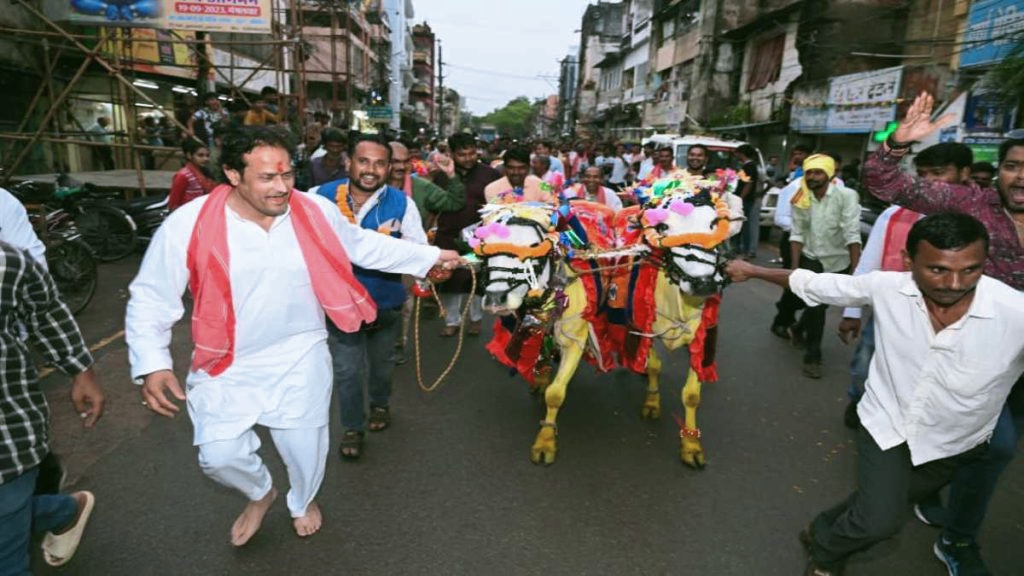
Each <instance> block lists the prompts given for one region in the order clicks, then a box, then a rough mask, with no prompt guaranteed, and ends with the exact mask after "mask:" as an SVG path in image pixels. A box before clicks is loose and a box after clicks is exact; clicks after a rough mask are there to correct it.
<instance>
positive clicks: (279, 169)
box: [277, 162, 287, 174]
mask: <svg viewBox="0 0 1024 576" xmlns="http://www.w3.org/2000/svg"><path fill="white" fill-rule="evenodd" d="M286 171H287V170H285V165H284V162H278V163H277V173H278V174H284V173H285V172H286Z"/></svg>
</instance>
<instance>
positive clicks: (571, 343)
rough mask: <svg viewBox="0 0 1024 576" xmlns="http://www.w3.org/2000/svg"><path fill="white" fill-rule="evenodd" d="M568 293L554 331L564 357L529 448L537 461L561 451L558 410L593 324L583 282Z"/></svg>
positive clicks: (551, 459) (552, 458)
mask: <svg viewBox="0 0 1024 576" xmlns="http://www.w3.org/2000/svg"><path fill="white" fill-rule="evenodd" d="M565 295H566V297H567V300H568V304H567V305H566V307H565V310H563V311H562V319H561V320H559V321H558V322H557V323H556V324H555V327H554V333H553V334H552V335H553V336H554V339H555V344H557V345H558V348H559V350H560V352H561V360H560V361H559V363H558V372H557V373H556V374H555V378H554V380H553V381H552V382H551V384H550V385H548V387H547V390H545V391H544V403H545V404H546V405H547V413H546V414H545V416H544V420H542V421H541V423H540V431H539V432H537V438H536V439H535V440H534V441H533V447H532V448H531V449H530V460H532V461H533V463H534V464H551V463H553V462H554V461H555V453H556V452H557V451H558V441H557V436H558V423H557V418H558V409H559V408H561V407H562V402H564V401H565V392H566V388H568V386H569V381H570V380H572V377H573V375H574V374H575V373H576V368H577V367H578V366H579V364H580V359H582V358H583V350H584V347H585V346H586V345H587V338H588V337H589V333H590V324H589V323H588V322H587V321H586V320H584V319H583V311H584V310H585V309H586V306H587V297H586V296H587V295H586V293H585V292H584V287H583V283H582V282H580V281H578V280H577V281H574V282H570V283H569V285H568V286H566V287H565Z"/></svg>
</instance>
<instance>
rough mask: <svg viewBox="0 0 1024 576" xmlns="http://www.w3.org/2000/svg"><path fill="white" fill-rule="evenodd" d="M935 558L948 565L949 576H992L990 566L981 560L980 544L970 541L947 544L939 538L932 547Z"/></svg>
mask: <svg viewBox="0 0 1024 576" xmlns="http://www.w3.org/2000/svg"><path fill="white" fill-rule="evenodd" d="M932 550H933V551H934V552H935V557H936V558H938V559H939V560H940V561H941V562H942V563H943V564H945V565H946V570H947V571H949V576H991V574H992V572H990V571H989V569H988V566H985V562H984V561H983V560H982V559H981V550H980V548H979V547H978V543H977V542H975V541H973V540H970V541H967V542H946V540H945V539H944V538H941V537H940V538H939V539H938V540H936V541H935V545H934V546H932Z"/></svg>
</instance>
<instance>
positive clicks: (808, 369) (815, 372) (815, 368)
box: [804, 362, 821, 380]
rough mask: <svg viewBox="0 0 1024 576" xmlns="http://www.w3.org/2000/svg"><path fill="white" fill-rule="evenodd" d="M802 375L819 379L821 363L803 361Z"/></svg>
mask: <svg viewBox="0 0 1024 576" xmlns="http://www.w3.org/2000/svg"><path fill="white" fill-rule="evenodd" d="M804 376H807V377H808V378H814V379H815V380H820V379H821V364H820V363H818V362H805V363H804Z"/></svg>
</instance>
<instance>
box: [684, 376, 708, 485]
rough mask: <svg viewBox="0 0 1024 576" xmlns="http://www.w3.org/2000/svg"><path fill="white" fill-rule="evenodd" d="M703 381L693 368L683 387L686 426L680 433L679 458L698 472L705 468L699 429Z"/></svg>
mask: <svg viewBox="0 0 1024 576" xmlns="http://www.w3.org/2000/svg"><path fill="white" fill-rule="evenodd" d="M700 388H701V381H700V379H699V378H697V373H696V372H694V371H693V369H692V368H691V369H690V370H689V372H688V373H687V374H686V384H685V385H683V411H684V413H685V424H684V426H683V428H682V430H680V431H679V437H680V438H681V439H682V447H681V448H680V450H679V456H680V458H682V460H683V463H684V464H686V465H687V466H689V467H691V468H697V469H698V470H699V469H701V468H704V464H705V460H704V447H703V446H702V445H701V443H700V429H699V428H697V407H698V406H700Z"/></svg>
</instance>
